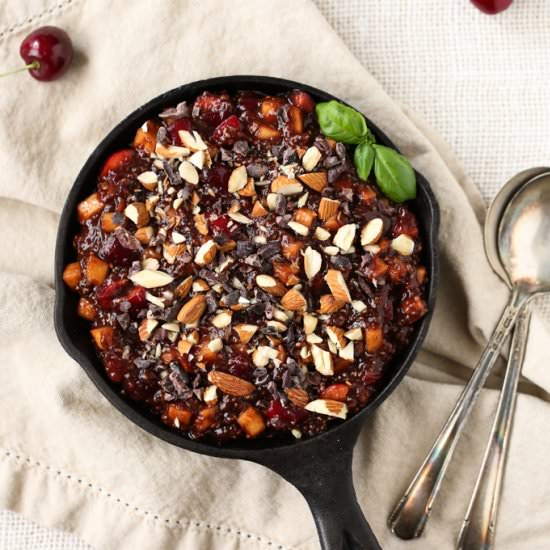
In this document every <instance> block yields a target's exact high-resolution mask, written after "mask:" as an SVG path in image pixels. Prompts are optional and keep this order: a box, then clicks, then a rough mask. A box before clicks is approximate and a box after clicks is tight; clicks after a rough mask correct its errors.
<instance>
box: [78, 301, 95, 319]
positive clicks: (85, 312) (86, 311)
mask: <svg viewBox="0 0 550 550" xmlns="http://www.w3.org/2000/svg"><path fill="white" fill-rule="evenodd" d="M77 313H78V315H79V317H82V318H83V319H86V320H87V321H93V320H94V319H95V314H96V311H95V307H94V305H93V304H92V302H90V300H87V299H86V298H80V300H79V301H78V309H77Z"/></svg>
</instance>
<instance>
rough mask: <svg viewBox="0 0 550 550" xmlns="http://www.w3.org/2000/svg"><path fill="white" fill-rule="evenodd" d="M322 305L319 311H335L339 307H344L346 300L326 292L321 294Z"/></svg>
mask: <svg viewBox="0 0 550 550" xmlns="http://www.w3.org/2000/svg"><path fill="white" fill-rule="evenodd" d="M320 302H321V305H320V307H319V313H334V312H335V311H338V310H339V309H342V307H344V305H345V304H346V302H344V300H339V299H338V298H336V296H334V295H333V294H325V295H324V296H321V299H320Z"/></svg>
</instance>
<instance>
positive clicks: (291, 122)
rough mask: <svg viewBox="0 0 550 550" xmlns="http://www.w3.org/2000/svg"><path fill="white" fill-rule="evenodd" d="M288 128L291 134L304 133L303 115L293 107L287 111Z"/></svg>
mask: <svg viewBox="0 0 550 550" xmlns="http://www.w3.org/2000/svg"><path fill="white" fill-rule="evenodd" d="M288 128H289V130H290V132H291V133H292V134H301V133H302V132H303V131H304V116H303V113H302V111H300V109H298V107H295V106H294V105H292V106H291V107H290V109H289V110H288Z"/></svg>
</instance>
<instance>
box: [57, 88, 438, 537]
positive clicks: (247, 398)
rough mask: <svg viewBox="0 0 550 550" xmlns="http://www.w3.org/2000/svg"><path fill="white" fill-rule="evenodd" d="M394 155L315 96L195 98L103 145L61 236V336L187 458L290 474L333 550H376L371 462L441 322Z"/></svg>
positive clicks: (420, 224)
mask: <svg viewBox="0 0 550 550" xmlns="http://www.w3.org/2000/svg"><path fill="white" fill-rule="evenodd" d="M389 145H391V144H390V143H389V141H388V140H387V139H386V138H385V136H383V135H382V134H381V133H380V132H379V131H377V129H376V128H375V127H374V126H373V125H372V124H370V123H368V125H367V123H366V121H365V119H364V118H363V117H362V115H360V114H359V113H357V112H356V111H354V110H352V109H351V108H349V107H347V106H345V105H344V104H342V103H341V102H337V101H336V100H335V98H332V97H331V96H329V95H328V94H325V93H323V92H320V91H318V90H315V89H313V88H310V87H308V86H304V85H301V84H298V83H293V82H288V81H283V80H278V79H272V78H262V77H226V78H219V79H211V80H208V81H203V82H197V83H193V84H190V85H187V86H183V87H181V88H178V89H176V90H173V91H171V92H168V93H167V94H164V95H162V96H160V97H158V98H156V99H154V100H152V101H151V102H150V103H148V104H147V105H145V106H144V107H142V108H140V109H138V110H137V111H136V112H134V113H133V114H131V115H130V116H129V117H128V118H127V119H125V120H124V121H123V122H122V123H121V124H119V125H118V126H117V127H116V128H115V129H114V130H113V131H112V132H111V133H110V134H109V136H107V138H106V139H105V140H104V141H103V142H102V143H101V144H100V145H99V147H98V148H97V150H96V151H95V152H94V153H93V154H92V156H91V157H90V159H89V160H88V162H87V163H86V165H85V166H84V168H83V169H82V171H81V173H80V175H79V176H78V178H77V181H76V182H75V185H74V187H73V189H72V191H71V193H70V195H69V197H68V200H67V204H66V206H65V209H64V212H63V216H62V220H61V224H60V229H59V235H58V242H57V251H56V284H57V303H56V328H57V332H58V335H59V338H60V340H61V342H62V344H63V345H64V346H65V348H66V349H67V351H68V352H69V353H70V354H71V355H72V356H73V357H74V358H75V359H76V360H77V361H78V362H79V363H80V364H81V365H82V366H83V367H84V368H85V370H86V371H87V372H88V374H89V375H90V377H91V378H92V380H93V381H94V382H95V383H96V385H97V386H98V388H99V389H100V390H101V391H102V392H103V393H104V394H105V395H106V396H107V397H108V398H109V399H110V400H111V402H112V403H113V404H114V405H115V406H117V408H119V409H120V410H121V411H122V412H123V413H125V414H126V415H127V416H128V417H129V418H130V419H132V420H133V421H135V422H136V423H138V424H139V425H141V426H142V427H144V428H145V429H147V430H148V431H150V432H151V433H153V434H155V435H157V436H159V437H162V438H164V439H166V440H168V441H170V442H172V443H175V444H177V445H179V446H181V447H183V448H186V449H189V450H195V451H198V452H202V453H205V454H210V455H214V456H224V457H236V458H244V459H248V460H253V461H256V462H259V463H261V464H264V465H267V466H269V467H271V468H272V469H274V470H275V471H278V472H279V473H280V474H281V475H283V476H284V477H285V478H287V479H288V480H289V481H291V482H292V483H294V484H295V485H296V486H297V487H298V488H299V489H300V490H301V491H302V493H303V494H304V496H306V498H307V499H308V502H309V504H310V506H311V507H312V510H313V512H314V516H315V519H316V522H317V524H318V526H319V529H320V534H321V540H322V542H323V544H324V545H325V547H327V548H336V547H339V546H337V545H338V544H340V545H341V541H343V540H344V538H343V537H347V538H348V539H349V540H350V541H353V540H355V541H357V542H359V543H361V544H367V543H369V544H371V545H372V546H373V547H376V546H375V545H376V542H375V539H374V537H373V536H372V533H371V532H370V529H369V528H368V525H367V524H366V522H365V521H364V519H363V517H362V514H361V511H360V509H359V508H358V505H357V502H356V500H355V495H354V492H353V485H352V480H351V452H352V448H353V443H354V442H355V439H356V437H357V435H358V432H359V428H360V422H362V419H363V418H364V417H365V415H366V414H368V411H370V410H372V409H373V408H374V407H375V406H376V405H377V404H378V403H380V402H381V401H382V400H383V399H384V397H385V396H386V395H388V393H389V392H390V391H391V390H392V389H393V387H395V385H396V384H397V383H398V382H399V380H400V379H401V378H402V376H403V375H404V373H405V371H406V369H407V368H408V367H409V366H410V364H411V362H412V359H413V357H414V354H415V353H416V351H417V350H418V347H419V346H420V344H421V342H422V340H423V338H424V335H425V333H426V330H427V327H428V322H429V318H430V315H431V311H432V310H433V303H434V297H435V286H436V282H437V250H436V234H437V225H438V214H437V206H436V204H435V199H434V198H433V195H432V194H431V192H430V190H429V187H428V185H427V184H426V182H425V181H424V180H423V179H422V177H421V176H419V175H416V177H415V174H414V172H413V170H412V168H410V165H409V164H408V162H407V161H406V160H405V159H404V158H403V157H401V155H399V154H398V153H397V152H396V151H395V150H394V149H393V148H391V147H388V146H389ZM371 172H373V173H372V174H371ZM415 180H416V181H417V189H416V188H415V186H414V183H415ZM389 197H391V199H390V198H389ZM392 199H394V200H392ZM407 199H411V200H409V201H407V202H406V200H407ZM300 463H301V464H302V465H303V467H298V466H297V465H298V464H300ZM329 471H330V472H331V474H330V476H328V475H325V474H326V473H327V472H329ZM335 474H338V475H336V479H337V480H338V481H337V482H336V483H335V482H333V481H329V479H328V478H329V477H330V478H331V479H332V478H334V477H335ZM329 487H332V489H330V490H329V489H328V488H329ZM335 500H336V501H337V502H338V500H340V502H338V504H336V503H335V502H334V501H335ZM330 505H337V506H338V510H330ZM346 533H347V534H346Z"/></svg>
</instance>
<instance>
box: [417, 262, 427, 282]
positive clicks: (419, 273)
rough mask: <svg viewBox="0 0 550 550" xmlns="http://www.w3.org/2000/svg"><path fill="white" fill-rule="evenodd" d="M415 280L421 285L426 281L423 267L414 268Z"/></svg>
mask: <svg viewBox="0 0 550 550" xmlns="http://www.w3.org/2000/svg"><path fill="white" fill-rule="evenodd" d="M416 279H417V280H418V282H419V283H420V284H423V283H424V281H425V280H426V268H425V267H424V266H423V265H420V266H418V267H417V268H416Z"/></svg>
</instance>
